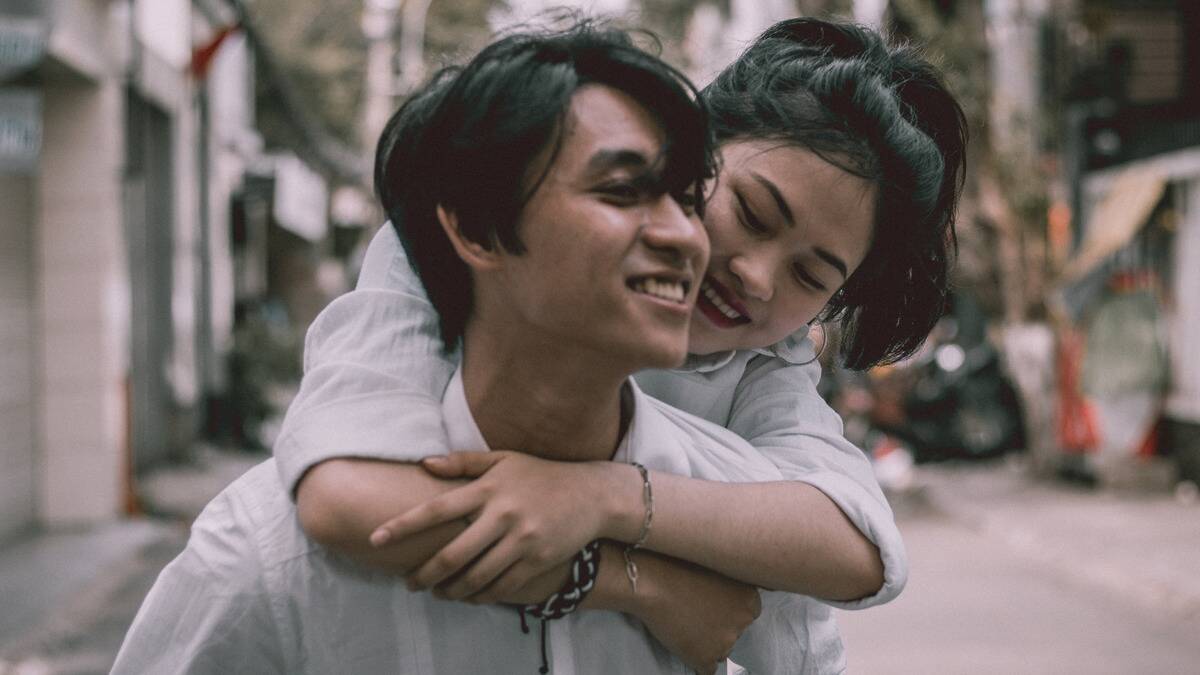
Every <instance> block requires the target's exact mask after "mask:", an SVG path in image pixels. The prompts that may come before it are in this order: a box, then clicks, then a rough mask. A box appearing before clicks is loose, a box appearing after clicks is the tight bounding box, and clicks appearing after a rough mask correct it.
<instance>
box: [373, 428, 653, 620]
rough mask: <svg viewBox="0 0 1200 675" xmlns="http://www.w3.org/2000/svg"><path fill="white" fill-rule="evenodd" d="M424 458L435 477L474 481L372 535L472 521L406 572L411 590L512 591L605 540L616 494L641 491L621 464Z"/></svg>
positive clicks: (501, 456) (453, 595)
mask: <svg viewBox="0 0 1200 675" xmlns="http://www.w3.org/2000/svg"><path fill="white" fill-rule="evenodd" d="M421 465H422V466H423V467H424V468H425V470H426V471H428V472H429V473H431V474H432V475H434V476H435V477H437V478H443V479H456V478H467V479H474V480H471V482H469V483H467V484H466V485H464V486H462V487H459V488H456V489H454V490H451V491H449V492H446V493H444V494H442V495H439V496H437V497H435V498H433V499H431V500H429V501H427V502H425V503H423V504H421V505H420V506H417V507H415V508H413V509H411V510H409V511H408V512H406V513H404V514H402V515H400V516H398V517H395V518H393V519H391V520H389V521H387V522H385V523H384V524H383V525H381V526H380V527H379V528H378V529H377V530H376V531H375V532H374V533H372V535H371V543H372V544H374V545H375V546H386V545H387V544H388V542H392V541H396V540H399V539H401V538H403V537H406V536H409V535H411V534H414V533H416V532H420V531H423V530H425V529H427V528H430V527H434V526H437V525H440V524H443V523H447V522H451V521H454V520H458V519H465V520H466V521H467V522H468V523H469V526H468V527H467V529H466V530H464V531H463V532H462V533H461V534H459V535H458V537H456V538H455V539H454V540H453V541H451V542H450V543H448V544H446V546H445V547H443V548H442V549H441V550H440V551H439V552H438V553H436V554H435V555H434V556H433V557H431V558H430V559H429V560H428V561H426V562H425V563H424V564H423V565H421V566H420V567H419V568H418V569H417V570H415V571H414V572H413V573H412V574H410V575H409V576H408V581H409V588H411V589H412V590H423V589H426V588H432V587H435V586H438V587H439V588H438V589H437V593H438V594H439V595H440V596H442V597H445V598H447V599H451V600H464V599H469V600H470V601H472V602H479V603H492V602H496V601H497V600H499V599H502V598H508V597H512V596H513V594H514V593H516V592H517V591H519V590H520V589H522V588H523V587H525V586H526V585H527V584H528V583H529V582H530V581H531V580H532V579H534V578H535V577H537V576H539V575H541V574H544V573H546V572H548V571H550V570H551V569H552V568H553V567H554V566H555V565H557V564H559V563H562V562H564V561H567V560H570V558H571V557H572V556H574V555H575V554H576V553H577V552H578V551H579V549H580V548H582V547H583V546H584V545H585V544H587V543H588V542H590V541H592V540H594V539H598V538H600V537H601V536H602V535H603V534H604V530H605V528H606V525H607V524H608V523H607V518H608V513H609V512H610V511H609V509H608V507H607V505H608V504H610V503H612V501H613V498H614V495H615V494H619V493H621V492H622V490H624V491H627V492H629V495H627V498H628V499H631V500H634V501H636V500H638V499H640V493H639V492H638V490H639V488H640V483H639V481H638V478H637V476H636V471H635V470H634V469H632V468H631V467H629V466H627V465H623V464H611V463H609V462H553V461H549V460H544V459H539V458H537V457H532V456H530V455H526V454H522V453H515V452H505V451H493V452H459V453H453V454H450V455H448V456H445V457H429V458H426V459H425V460H424V461H422V462H421Z"/></svg>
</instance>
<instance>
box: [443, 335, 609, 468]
mask: <svg viewBox="0 0 1200 675" xmlns="http://www.w3.org/2000/svg"><path fill="white" fill-rule="evenodd" d="M481 333H482V331H471V330H468V331H467V335H466V336H465V338H464V346H463V373H462V375H463V388H464V393H465V395H466V399H467V406H468V407H469V408H470V411H471V415H472V417H474V419H475V423H476V425H477V426H478V427H479V431H480V433H482V434H483V438H484V440H485V441H487V444H488V447H490V448H492V449H496V450H517V451H520V452H525V453H528V454H531V455H536V456H538V457H544V458H546V459H554V460H569V461H594V460H608V459H611V458H612V456H613V454H614V453H615V452H616V450H617V446H618V445H619V444H620V441H621V437H622V435H623V433H624V425H623V418H622V404H621V397H622V388H623V386H624V384H625V382H626V380H627V379H628V372H626V370H624V369H623V368H622V367H621V366H620V365H619V364H614V363H612V362H608V361H606V360H605V359H604V358H602V357H601V356H600V355H597V354H590V353H588V351H587V350H585V349H579V348H578V347H576V348H574V349H570V348H564V347H562V346H560V345H557V344H552V342H553V341H552V340H545V341H538V340H505V339H503V337H501V336H498V335H496V334H495V333H490V334H481Z"/></svg>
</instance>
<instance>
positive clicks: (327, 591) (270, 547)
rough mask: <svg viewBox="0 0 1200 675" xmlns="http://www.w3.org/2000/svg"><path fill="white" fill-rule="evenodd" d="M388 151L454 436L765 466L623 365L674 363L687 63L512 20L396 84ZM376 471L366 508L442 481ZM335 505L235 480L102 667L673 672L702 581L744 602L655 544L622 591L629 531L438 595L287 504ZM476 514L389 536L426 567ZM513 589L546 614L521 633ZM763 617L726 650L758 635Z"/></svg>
mask: <svg viewBox="0 0 1200 675" xmlns="http://www.w3.org/2000/svg"><path fill="white" fill-rule="evenodd" d="M665 120H669V121H670V124H669V125H667V124H664V121H665ZM377 165H378V166H379V167H380V168H381V171H380V176H379V177H378V178H379V179H380V193H381V197H382V199H383V201H384V204H385V207H386V208H387V210H388V212H389V214H391V215H392V216H393V218H394V220H395V221H396V222H398V223H401V224H402V225H401V227H399V228H398V229H399V231H400V234H401V236H402V238H403V240H404V243H405V247H406V249H407V250H408V252H409V254H410V256H411V257H412V259H413V261H414V264H415V266H416V268H417V270H418V272H419V274H420V277H421V280H422V283H423V285H424V286H425V288H426V289H427V291H428V293H429V296H430V299H431V301H432V302H433V304H434V306H435V308H436V309H437V312H438V317H439V321H440V326H441V335H442V338H443V340H444V342H445V344H446V346H447V347H448V348H456V347H457V348H461V350H462V355H463V359H462V361H461V364H462V365H461V366H460V367H459V369H458V371H457V372H456V373H455V375H454V377H453V378H452V380H451V383H450V386H449V387H448V389H447V390H446V393H445V396H444V399H443V410H442V412H443V418H444V425H445V430H446V433H447V435H448V436H449V438H450V441H451V443H452V445H453V447H457V448H462V449H475V450H486V449H487V448H488V447H513V448H522V449H524V450H525V451H527V452H529V453H531V454H535V455H539V456H543V457H547V458H553V459H560V460H580V461H584V460H616V461H625V462H638V463H640V464H642V465H645V466H646V467H649V468H652V469H655V470H659V471H669V472H672V473H677V474H686V475H692V476H697V477H703V478H709V479H712V480H745V481H750V480H772V479H778V478H779V473H778V470H777V469H775V467H774V466H772V465H771V464H770V463H769V462H767V461H766V460H765V459H764V458H763V457H761V456H760V455H758V454H756V452H755V451H754V450H753V449H751V448H750V447H749V446H748V445H747V444H745V443H744V442H743V441H741V440H740V439H737V438H736V437H734V436H733V435H732V434H729V433H728V432H725V431H724V430H720V429H717V428H715V427H705V426H704V425H703V424H702V423H699V422H695V421H693V420H691V419H690V418H688V417H687V416H686V415H683V414H682V413H679V412H678V411H674V410H672V409H670V408H668V407H667V406H665V405H663V404H661V403H658V402H656V401H653V400H651V399H649V398H648V397H646V396H645V395H643V394H642V393H641V392H640V391H638V389H637V388H636V386H635V385H633V383H632V382H631V381H630V379H629V376H630V375H631V374H632V373H634V372H635V371H638V370H641V369H644V368H653V367H671V366H675V365H678V364H679V363H680V362H681V361H682V360H683V359H684V357H685V354H686V350H687V336H688V325H689V320H690V315H691V309H692V307H693V306H694V302H695V299H696V293H697V292H698V279H699V277H700V275H701V274H702V273H703V270H704V267H705V264H706V260H707V255H708V242H707V239H706V236H705V233H704V231H703V229H702V228H701V226H700V224H699V221H698V219H697V218H696V217H695V214H694V213H693V211H692V209H693V206H692V205H693V204H695V203H697V200H698V199H699V198H700V197H701V195H702V187H703V185H704V181H705V180H706V179H707V178H709V177H711V175H712V170H713V160H712V155H711V148H710V145H709V135H708V132H707V127H706V120H705V116H704V113H703V110H702V109H701V108H700V106H699V105H698V104H697V102H696V98H695V92H694V90H693V89H692V88H691V86H690V85H689V84H688V83H687V82H686V80H684V79H683V78H682V77H681V76H679V75H678V74H677V73H675V72H674V71H673V70H671V69H670V68H669V67H667V66H665V65H664V64H663V63H662V62H661V61H659V60H658V59H656V58H654V57H652V56H649V55H647V54H645V53H644V52H642V51H640V50H638V49H637V48H635V47H633V46H632V45H631V43H630V42H629V39H628V37H627V36H625V35H624V34H623V33H620V32H616V31H610V30H598V29H595V28H590V27H587V26H582V27H577V28H575V29H573V30H570V31H567V32H565V33H560V34H553V35H513V36H510V37H508V38H505V39H504V40H501V41H499V42H497V43H494V44H493V45H491V46H490V47H488V48H487V49H485V50H484V51H483V52H481V53H480V55H479V56H477V57H476V58H475V59H473V60H472V61H471V63H470V64H468V65H467V66H466V67H465V68H463V69H461V70H453V71H448V72H446V73H443V74H442V75H440V76H439V77H437V78H435V80H434V82H433V83H431V84H430V85H429V86H428V87H427V88H426V89H424V90H423V91H421V92H419V93H418V94H416V95H415V96H414V97H413V98H411V99H410V100H409V102H408V103H407V104H406V105H405V107H404V108H402V109H401V110H400V111H399V112H398V113H397V115H396V116H395V117H394V118H393V120H392V121H391V122H390V123H389V126H388V129H387V130H386V131H385V133H384V137H383V140H382V141H381V144H380V159H379V162H378V164H377ZM413 459H414V461H415V460H417V459H420V456H415V457H414V458H413ZM630 472H631V475H632V476H636V475H637V473H636V472H635V470H634V469H633V468H630ZM376 475H377V478H378V480H377V481H376V482H373V481H372V480H367V481H365V482H362V483H359V484H357V485H356V489H357V490H361V491H362V492H364V493H367V494H372V495H375V503H377V504H378V509H379V510H378V513H377V514H375V515H373V516H371V518H376V519H377V520H375V522H378V521H381V520H382V519H383V518H385V517H387V516H390V515H392V514H394V513H397V512H399V511H401V510H403V508H405V507H406V506H410V505H413V504H417V503H421V502H423V501H425V500H427V499H428V498H430V497H431V496H433V495H435V494H438V493H439V492H443V491H445V490H447V489H449V487H448V485H447V483H446V482H443V481H437V480H435V479H433V478H432V477H430V476H429V475H427V474H426V473H425V472H424V471H423V470H421V469H420V468H419V467H418V466H417V465H415V464H401V463H392V462H387V463H385V462H380V463H379V465H378V471H377V472H376ZM397 484H401V485H404V486H405V489H403V490H399V491H398V490H396V485H397ZM452 485H453V484H451V486H452ZM324 516H325V514H323V513H297V510H296V507H295V506H294V504H293V503H292V501H291V500H290V498H289V495H288V493H287V490H286V489H285V488H284V486H283V485H282V484H281V482H280V480H279V478H278V472H277V470H276V468H275V466H274V462H273V461H269V462H265V463H264V464H262V465H260V466H258V467H256V468H254V469H252V470H251V471H250V472H248V473H247V474H246V475H244V476H243V477H241V478H240V479H238V480H237V481H236V482H235V483H234V484H232V485H231V486H230V487H229V488H227V489H226V490H225V491H224V492H223V493H222V494H221V495H219V496H218V497H217V498H216V499H214V500H213V502H212V503H210V504H209V506H208V507H207V508H206V509H205V511H204V513H203V514H201V516H200V517H199V518H198V519H197V521H196V522H195V524H194V526H193V531H192V537H191V539H190V541H189V543H188V546H187V548H186V549H185V551H184V552H183V553H182V554H180V556H179V557H178V558H176V559H175V560H174V561H173V562H172V563H171V564H170V565H169V566H168V567H167V568H166V569H165V570H164V571H163V572H162V574H161V575H160V577H159V579H158V581H157V582H156V584H155V586H154V588H153V589H152V590H151V592H150V594H149V595H148V597H147V598H146V601H145V602H144V604H143V606H142V608H141V610H140V612H139V613H138V616H137V618H136V619H135V621H134V624H133V626H132V627H131V628H130V631H129V634H128V635H127V636H126V640H125V644H124V645H123V646H122V649H121V652H120V654H119V655H118V657H117V662H116V665H115V666H114V669H113V672H114V673H180V672H188V673H207V672H229V671H237V672H253V673H270V672H281V673H282V672H286V673H332V672H363V673H384V672H390V673H421V674H426V673H429V674H434V673H437V674H451V673H455V674H457V673H482V672H504V673H521V672H530V673H532V672H535V671H538V670H540V671H541V672H547V671H548V670H550V667H551V665H552V666H553V671H554V672H556V673H573V672H584V673H590V672H596V673H599V672H628V673H678V672H680V671H681V670H682V669H683V667H684V664H682V663H681V662H680V660H679V659H678V658H676V657H675V656H673V655H672V653H671V652H670V651H668V649H667V648H666V647H665V646H664V643H669V642H670V640H669V637H668V635H669V633H670V627H671V626H672V625H674V624H678V623H680V622H681V621H682V620H683V619H681V618H680V616H678V615H677V614H676V615H673V614H672V613H673V612H678V608H679V607H680V602H684V603H686V602H687V601H688V600H689V598H691V597H693V596H697V595H706V596H708V597H710V598H714V597H715V598H717V599H718V603H719V606H721V607H722V608H723V610H724V611H723V614H724V615H725V616H722V617H721V621H722V622H724V623H726V624H735V625H736V630H735V633H734V634H735V636H736V634H737V633H740V632H741V629H742V628H745V627H746V626H747V625H749V624H750V623H751V621H753V620H754V618H755V617H756V616H757V614H758V612H759V596H758V593H757V591H756V590H755V589H754V588H752V587H748V586H745V585H744V584H740V583H738V582H734V581H731V580H728V579H725V578H723V577H720V575H717V574H715V573H712V572H709V571H707V570H703V569H701V568H698V567H696V566H694V565H689V564H685V563H679V562H677V561H672V560H670V559H667V558H665V557H663V556H658V555H655V554H649V553H641V552H639V553H638V559H639V562H640V564H641V565H642V574H643V577H642V578H643V581H642V582H640V583H641V586H640V588H641V591H640V592H637V593H635V592H634V589H633V588H632V587H631V585H630V584H629V583H628V582H627V580H626V578H625V574H626V566H625V564H624V562H623V560H622V555H621V550H620V549H615V550H610V549H611V546H609V545H601V544H599V543H598V542H597V543H595V544H593V545H589V546H588V547H587V548H585V549H584V550H583V551H581V552H580V554H579V555H578V556H576V559H575V560H574V561H572V563H570V564H568V565H566V566H560V567H559V568H556V569H554V570H553V571H552V572H550V573H547V574H545V575H542V576H541V577H539V578H537V579H534V580H533V581H532V582H531V583H529V584H527V585H526V586H525V587H523V588H522V589H520V591H519V593H517V595H515V596H513V597H507V598H503V599H502V600H503V601H504V602H506V603H509V604H502V605H492V606H476V605H471V604H466V603H459V602H451V601H449V600H443V599H439V598H437V597H434V596H433V595H431V594H429V593H420V592H413V591H409V590H407V589H406V588H405V587H404V585H403V584H400V583H397V580H396V579H395V578H394V577H389V576H385V575H383V574H380V573H374V572H371V571H368V570H366V569H363V568H360V567H358V566H356V565H354V564H351V563H349V562H348V561H346V560H344V559H342V558H339V557H338V556H337V555H335V554H332V553H329V552H328V551H326V550H325V549H323V548H321V547H319V546H317V545H316V544H314V543H313V542H312V541H311V540H309V539H308V538H307V537H306V536H305V535H304V532H303V531H302V530H301V528H300V521H301V520H308V521H311V520H314V519H317V520H319V519H320V518H322V517H324ZM466 526H467V524H466V523H461V522H458V523H454V524H450V525H445V526H441V527H437V528H431V529H430V530H427V531H425V532H423V533H421V534H419V535H417V536H414V537H412V538H410V540H409V541H408V542H407V543H406V545H405V546H403V547H388V548H387V549H381V550H380V552H379V555H389V556H398V557H399V559H400V562H403V563H406V564H408V565H415V564H418V563H420V562H422V561H423V560H425V559H426V558H428V557H429V556H430V555H431V554H432V553H433V552H434V551H437V550H438V549H440V548H441V547H442V546H443V545H445V544H446V543H447V542H448V541H450V540H451V538H453V537H454V536H456V535H457V534H459V533H460V532H462V531H463V529H464V528H465V527H466ZM664 589H665V590H664ZM556 591H557V592H558V593H557V594H556ZM561 598H574V600H572V601H571V602H569V603H567V602H565V601H563V600H561ZM673 599H674V601H672V600H673ZM797 602H802V600H797ZM524 603H534V604H537V605H540V607H541V608H540V609H535V608H532V606H530V607H531V608H530V610H529V611H531V612H533V614H534V615H535V616H543V617H545V616H547V615H548V616H549V618H557V619H558V620H555V621H549V622H547V621H546V620H543V622H542V624H541V631H540V636H535V635H529V632H530V631H529V630H528V628H527V624H526V617H525V612H524V611H522V612H520V613H518V612H517V611H514V608H515V607H524V606H526V605H525V604H524ZM576 605H578V608H579V609H580V610H582V611H578V612H573V613H570V610H573V609H575V608H576V607H575V606H576ZM592 610H611V611H592ZM559 614H565V616H561V617H560V616H558V615H559ZM801 615H802V613H801ZM763 625H764V629H763V631H762V637H761V638H759V639H751V640H746V641H744V644H745V645H746V647H745V649H746V650H748V651H747V653H746V654H745V655H744V656H742V657H741V658H740V659H739V660H740V661H742V662H744V663H747V664H754V663H758V662H762V659H759V658H756V656H755V654H754V653H752V652H753V650H756V649H757V650H760V651H761V652H762V653H763V654H767V653H768V651H769V650H767V649H766V647H764V645H766V644H768V643H770V642H771V640H770V627H769V625H767V624H763ZM647 629H648V630H649V632H647ZM654 637H658V638H659V639H658V640H656V639H654ZM766 658H768V656H763V659H766ZM689 665H692V664H689ZM772 672H782V671H779V670H777V671H772Z"/></svg>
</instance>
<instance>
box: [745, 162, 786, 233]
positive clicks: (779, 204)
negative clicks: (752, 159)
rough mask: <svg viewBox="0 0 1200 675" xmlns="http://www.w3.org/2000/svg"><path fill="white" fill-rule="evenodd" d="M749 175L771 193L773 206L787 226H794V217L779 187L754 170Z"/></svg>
mask: <svg viewBox="0 0 1200 675" xmlns="http://www.w3.org/2000/svg"><path fill="white" fill-rule="evenodd" d="M750 175H751V176H752V177H753V178H754V180H755V181H757V182H758V184H759V185H761V186H763V187H764V188H766V190H767V192H769V193H771V198H772V199H774V200H775V208H777V209H779V213H780V215H782V216H783V220H784V221H785V222H786V223H787V225H788V227H795V226H796V217H795V216H793V215H792V208H791V207H790V206H788V203H787V200H786V199H784V198H783V193H782V192H780V191H779V188H778V187H776V186H775V184H774V183H772V182H771V181H770V180H769V179H768V178H767V177H766V176H763V175H761V174H759V173H757V172H754V171H751V172H750Z"/></svg>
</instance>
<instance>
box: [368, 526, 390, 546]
mask: <svg viewBox="0 0 1200 675" xmlns="http://www.w3.org/2000/svg"><path fill="white" fill-rule="evenodd" d="M391 538H392V533H391V532H389V531H387V530H385V529H383V528H380V529H378V530H375V531H374V532H372V533H371V545H372V546H383V545H384V544H386V543H388V541H389V540H390V539H391Z"/></svg>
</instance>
